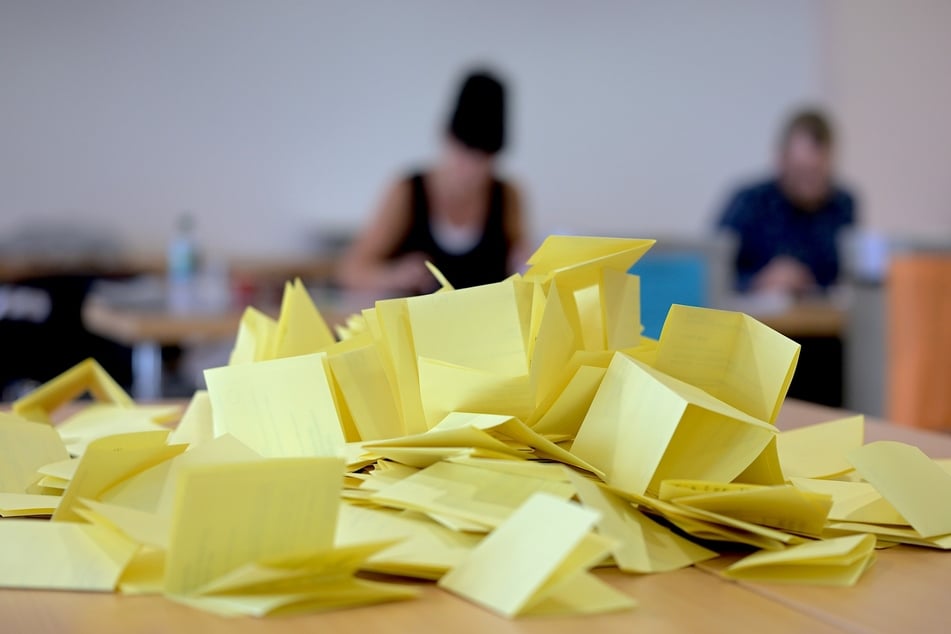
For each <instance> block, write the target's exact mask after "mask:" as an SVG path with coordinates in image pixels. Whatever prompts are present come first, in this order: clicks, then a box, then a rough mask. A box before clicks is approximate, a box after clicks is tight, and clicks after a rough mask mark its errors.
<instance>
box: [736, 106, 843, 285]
mask: <svg viewBox="0 0 951 634" xmlns="http://www.w3.org/2000/svg"><path fill="white" fill-rule="evenodd" d="M833 150H834V137H833V130H832V126H831V125H830V124H829V120H828V118H827V117H826V116H825V114H823V113H822V112H821V111H818V110H804V111H802V112H799V113H797V114H795V115H794V116H793V117H792V118H790V120H789V121H788V122H787V124H786V126H785V127H784V128H783V132H782V134H781V136H780V143H779V157H778V158H779V160H778V174H777V175H776V177H774V178H771V179H769V180H767V181H765V182H761V183H757V184H754V185H752V186H748V187H745V188H743V189H741V190H740V191H738V192H737V193H736V194H734V195H733V197H732V198H731V200H730V203H729V204H728V205H727V207H726V210H725V211H724V212H723V215H722V216H721V218H720V221H719V227H720V228H721V229H725V230H728V231H731V232H733V233H734V234H736V236H737V238H738V242H739V244H738V249H737V253H736V262H735V267H736V288H737V290H739V291H741V292H763V291H773V292H783V293H791V294H795V295H801V294H806V293H812V292H817V291H822V290H824V289H826V288H828V287H829V286H830V285H832V284H833V283H835V281H836V279H837V278H838V276H839V269H840V263H839V252H838V238H839V235H840V233H841V231H842V230H843V229H844V228H846V227H849V226H850V225H852V224H853V223H854V222H855V219H856V203H855V198H854V197H853V196H852V194H851V193H850V192H848V191H847V190H846V189H844V188H843V187H841V186H839V185H837V184H836V182H835V180H834V173H833V154H834V152H833Z"/></svg>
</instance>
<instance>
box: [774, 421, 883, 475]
mask: <svg viewBox="0 0 951 634" xmlns="http://www.w3.org/2000/svg"><path fill="white" fill-rule="evenodd" d="M864 439H865V417H864V416H850V417H849V418H842V419H840V420H834V421H830V422H828V423H820V424H818V425H810V426H808V427H800V428H798V429H790V430H789V431H784V432H780V433H779V434H778V435H777V436H776V448H777V450H778V451H779V461H780V463H781V464H782V466H783V473H785V474H786V476H787V477H790V478H825V477H830V476H834V475H838V474H840V473H844V472H846V471H850V470H851V469H852V464H851V463H850V462H849V461H848V459H847V458H846V454H848V452H850V451H852V450H853V449H857V448H859V447H861V446H862V443H863V442H864Z"/></svg>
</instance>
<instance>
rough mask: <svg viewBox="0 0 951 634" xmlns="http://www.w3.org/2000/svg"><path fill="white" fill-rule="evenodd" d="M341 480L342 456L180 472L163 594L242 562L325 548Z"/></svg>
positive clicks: (190, 587)
mask: <svg viewBox="0 0 951 634" xmlns="http://www.w3.org/2000/svg"><path fill="white" fill-rule="evenodd" d="M342 478H343V460H342V459H340V458H284V459H272V460H258V461H255V462H247V463H230V464H209V465H195V466H191V467H189V468H186V469H182V470H181V472H180V473H179V478H178V495H177V498H176V503H175V507H174V511H173V513H172V528H171V537H170V541H169V548H168V557H167V559H166V566H165V592H166V593H167V594H171V595H186V594H190V593H192V592H194V591H195V590H196V589H198V588H200V587H201V586H203V585H205V584H206V583H208V582H210V581H212V580H214V579H216V578H218V577H220V576H221V575H223V574H225V573H227V572H230V571H231V570H234V569H235V568H237V567H239V566H242V565H244V564H248V563H254V562H258V561H264V560H267V559H274V558H279V557H289V556H295V555H302V554H305V553H310V552H314V551H320V550H327V549H329V548H330V547H331V546H332V544H333V535H334V530H335V527H336V521H337V507H338V499H339V496H340V485H341V480H342Z"/></svg>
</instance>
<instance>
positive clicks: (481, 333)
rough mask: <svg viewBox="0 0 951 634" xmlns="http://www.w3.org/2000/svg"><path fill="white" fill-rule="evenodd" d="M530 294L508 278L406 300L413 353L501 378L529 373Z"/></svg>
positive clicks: (529, 288)
mask: <svg viewBox="0 0 951 634" xmlns="http://www.w3.org/2000/svg"><path fill="white" fill-rule="evenodd" d="M532 290H533V289H532V286H531V285H530V284H526V283H524V282H522V281H521V280H517V279H509V280H506V281H504V282H499V283H497V284H487V285H484V286H476V287H473V288H465V289H461V290H458V291H454V292H452V293H437V294H435V295H423V296H420V297H413V298H410V299H408V300H406V301H407V306H408V309H409V323H410V328H411V330H412V337H413V346H414V348H415V350H416V355H417V356H418V357H424V358H427V359H432V360H434V361H440V362H443V363H448V364H450V365H454V366H461V367H465V368H471V369H474V370H482V371H485V372H490V373H493V374H499V375H502V376H519V375H528V370H529V368H528V344H527V343H526V340H527V337H528V331H529V328H530V319H531V305H532ZM424 395H425V393H424Z"/></svg>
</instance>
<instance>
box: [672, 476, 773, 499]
mask: <svg viewBox="0 0 951 634" xmlns="http://www.w3.org/2000/svg"><path fill="white" fill-rule="evenodd" d="M760 486H761V485H758V484H740V483H736V482H708V481H705V480H664V481H663V482H661V483H660V495H659V496H658V498H659V499H660V500H662V501H664V502H670V501H672V500H677V499H678V498H682V497H687V496H692V495H700V494H703V493H722V492H724V491H748V490H750V489H757V488H760Z"/></svg>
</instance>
